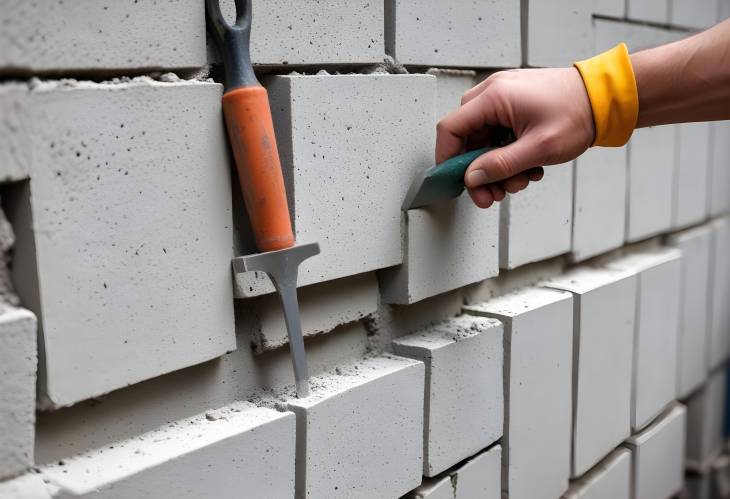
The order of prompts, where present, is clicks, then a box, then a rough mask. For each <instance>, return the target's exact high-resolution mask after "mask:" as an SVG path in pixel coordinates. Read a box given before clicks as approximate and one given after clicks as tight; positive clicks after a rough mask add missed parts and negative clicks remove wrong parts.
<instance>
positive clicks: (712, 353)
mask: <svg viewBox="0 0 730 499" xmlns="http://www.w3.org/2000/svg"><path fill="white" fill-rule="evenodd" d="M728 255H730V219H729V218H727V217H725V218H718V219H715V220H713V222H712V248H711V258H712V260H711V261H710V286H711V287H710V300H711V303H710V312H711V315H710V338H709V341H708V348H707V352H708V359H707V360H708V364H709V367H710V369H714V368H716V367H718V366H720V365H721V364H722V363H723V362H724V361H725V360H726V359H727V358H728V357H730V307H728V303H730V257H729V256H728Z"/></svg>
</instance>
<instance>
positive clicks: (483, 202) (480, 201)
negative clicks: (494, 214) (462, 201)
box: [469, 185, 494, 208]
mask: <svg viewBox="0 0 730 499" xmlns="http://www.w3.org/2000/svg"><path fill="white" fill-rule="evenodd" d="M469 196H471V200H472V201H474V204H475V205H477V206H478V207H479V208H489V207H490V206H492V204H494V197H493V196H492V191H490V190H489V187H488V186H486V185H482V186H479V187H477V188H476V189H469Z"/></svg>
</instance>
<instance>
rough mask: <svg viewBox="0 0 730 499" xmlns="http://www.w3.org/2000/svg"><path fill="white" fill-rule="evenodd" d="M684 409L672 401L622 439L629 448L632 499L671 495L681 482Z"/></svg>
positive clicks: (682, 481)
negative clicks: (647, 421) (634, 432)
mask: <svg viewBox="0 0 730 499" xmlns="http://www.w3.org/2000/svg"><path fill="white" fill-rule="evenodd" d="M686 421H687V410H686V409H685V408H684V406H682V405H681V404H676V405H675V406H673V407H672V408H671V409H669V410H668V411H667V412H666V413H664V414H662V415H661V416H660V417H658V418H657V419H656V420H655V421H654V422H653V423H652V424H651V425H650V426H648V427H647V428H646V429H644V430H642V431H641V433H637V434H636V435H634V436H632V437H631V438H630V439H628V440H627V441H626V445H627V447H628V448H629V449H630V450H631V453H632V454H633V456H632V469H633V477H634V479H633V493H632V495H631V497H632V498H634V499H656V498H657V497H672V496H673V495H674V494H676V493H677V492H679V491H680V490H681V489H682V484H683V483H684V445H685V440H686V432H685V424H686Z"/></svg>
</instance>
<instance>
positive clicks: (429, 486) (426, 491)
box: [404, 476, 454, 499]
mask: <svg viewBox="0 0 730 499" xmlns="http://www.w3.org/2000/svg"><path fill="white" fill-rule="evenodd" d="M404 497H406V498H407V499H454V486H453V484H452V483H451V477H449V476H444V477H439V478H425V479H424V480H423V483H422V484H421V485H419V486H418V487H417V488H416V489H414V490H412V491H411V492H410V493H409V494H407V495H406V496H404Z"/></svg>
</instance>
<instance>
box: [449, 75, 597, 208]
mask: <svg viewBox="0 0 730 499" xmlns="http://www.w3.org/2000/svg"><path fill="white" fill-rule="evenodd" d="M497 128H509V129H511V130H512V131H513V132H514V135H515V137H516V138H517V140H516V141H514V142H513V143H511V144H508V145H506V146H504V147H500V148H498V149H494V150H491V151H489V152H486V153H484V154H482V155H481V156H479V157H478V158H477V159H475V160H474V162H473V163H472V164H471V165H470V166H469V168H468V169H467V171H466V173H465V175H464V183H465V184H466V186H467V188H468V190H469V195H470V196H471V198H472V200H473V201H474V203H475V204H476V205H477V206H479V207H480V208H488V207H490V206H491V205H492V204H493V203H494V202H495V201H501V200H502V199H504V197H505V195H506V192H509V193H516V192H519V191H521V190H522V189H524V188H525V187H527V185H528V184H529V183H530V181H538V180H540V179H541V178H542V176H543V171H542V168H541V167H542V166H544V165H556V164H560V163H565V162H568V161H571V160H573V159H575V158H577V157H578V156H580V155H581V154H582V153H583V152H584V151H585V150H586V149H588V147H590V145H591V144H592V142H593V139H594V135H595V130H594V125H593V113H592V110H591V104H590V101H589V100H588V94H587V93H586V89H585V86H584V85H583V80H582V79H581V76H580V73H578V70H577V69H575V68H555V69H514V70H509V71H500V72H498V73H494V74H493V75H491V76H490V77H489V78H487V79H486V80H484V81H483V82H481V83H479V84H478V85H476V86H475V87H474V88H472V89H471V90H469V91H467V92H466V93H465V94H464V96H463V97H462V99H461V107H460V108H459V109H457V110H455V111H453V112H452V113H450V114H448V115H447V116H446V117H444V118H443V119H442V120H441V121H439V123H438V125H437V127H436V163H437V164H438V163H440V162H442V161H444V160H446V159H448V158H450V157H452V156H455V155H457V154H459V153H461V152H463V150H464V148H465V146H466V147H468V148H469V149H473V148H475V147H481V146H484V145H487V144H488V143H489V142H490V135H491V136H493V135H494V133H495V129H497Z"/></svg>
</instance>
